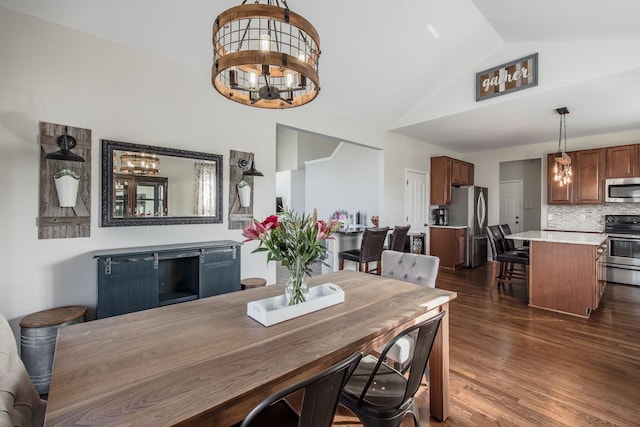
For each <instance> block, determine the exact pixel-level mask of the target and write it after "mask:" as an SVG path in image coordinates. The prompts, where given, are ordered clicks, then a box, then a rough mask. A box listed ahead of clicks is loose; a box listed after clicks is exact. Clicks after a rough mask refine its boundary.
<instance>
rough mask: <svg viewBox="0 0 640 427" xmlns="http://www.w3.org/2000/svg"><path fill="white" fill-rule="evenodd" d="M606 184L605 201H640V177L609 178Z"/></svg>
mask: <svg viewBox="0 0 640 427" xmlns="http://www.w3.org/2000/svg"><path fill="white" fill-rule="evenodd" d="M604 184H605V187H604V188H605V193H604V194H605V198H604V201H605V202H609V203H640V178H609V179H606V180H605V181H604Z"/></svg>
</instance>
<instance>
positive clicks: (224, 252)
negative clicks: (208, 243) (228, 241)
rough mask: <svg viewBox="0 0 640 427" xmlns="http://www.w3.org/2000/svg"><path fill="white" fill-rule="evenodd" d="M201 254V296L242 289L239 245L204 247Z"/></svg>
mask: <svg viewBox="0 0 640 427" xmlns="http://www.w3.org/2000/svg"><path fill="white" fill-rule="evenodd" d="M200 256H201V262H200V298H205V297H210V296H213V295H220V294H226V293H228V292H235V291H239V290H240V248H239V247H238V246H226V247H220V248H207V249H202V253H201V255H200Z"/></svg>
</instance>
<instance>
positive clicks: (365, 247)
mask: <svg viewBox="0 0 640 427" xmlns="http://www.w3.org/2000/svg"><path fill="white" fill-rule="evenodd" d="M388 232H389V227H384V228H365V230H364V234H363V235H362V243H361V245H360V249H351V250H348V251H342V252H339V253H338V259H340V270H344V260H348V261H353V262H356V263H358V271H365V272H367V273H371V272H372V271H374V272H376V274H377V275H378V276H379V275H380V274H381V273H382V268H381V264H382V251H383V249H384V241H385V239H386V238H387V233H388ZM370 262H376V263H377V266H376V268H375V269H374V270H371V269H370V268H369V263H370Z"/></svg>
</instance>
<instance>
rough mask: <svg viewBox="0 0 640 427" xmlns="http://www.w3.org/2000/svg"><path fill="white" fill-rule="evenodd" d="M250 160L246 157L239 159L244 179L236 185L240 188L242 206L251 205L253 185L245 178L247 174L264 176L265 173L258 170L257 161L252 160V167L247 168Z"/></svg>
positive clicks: (239, 195)
mask: <svg viewBox="0 0 640 427" xmlns="http://www.w3.org/2000/svg"><path fill="white" fill-rule="evenodd" d="M248 164H249V162H248V161H247V160H246V159H240V160H238V167H240V168H241V169H242V170H243V172H242V176H243V179H242V180H241V181H240V182H239V183H238V184H237V185H236V187H237V188H238V197H239V198H240V207H243V208H248V207H249V206H251V186H250V185H249V183H248V182H247V181H245V180H244V177H245V176H264V174H263V173H262V172H260V171H258V170H256V167H255V162H254V161H251V167H250V168H249V169H247V165H248Z"/></svg>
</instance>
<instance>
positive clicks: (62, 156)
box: [44, 126, 84, 162]
mask: <svg viewBox="0 0 640 427" xmlns="http://www.w3.org/2000/svg"><path fill="white" fill-rule="evenodd" d="M58 146H59V147H60V150H58V151H54V152H52V153H49V154H47V155H46V156H44V158H45V159H47V160H66V161H69V162H84V159H83V158H82V157H80V156H78V155H77V154H74V153H72V152H71V149H72V148H73V147H75V146H76V139H75V138H74V137H72V136H69V126H65V127H64V135H60V136H59V137H58Z"/></svg>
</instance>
